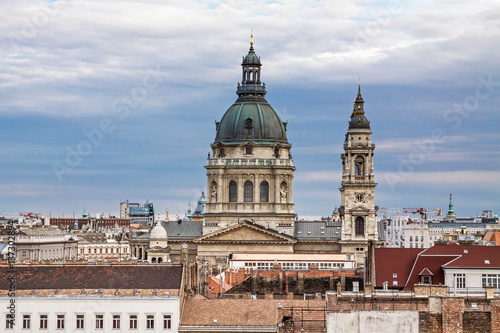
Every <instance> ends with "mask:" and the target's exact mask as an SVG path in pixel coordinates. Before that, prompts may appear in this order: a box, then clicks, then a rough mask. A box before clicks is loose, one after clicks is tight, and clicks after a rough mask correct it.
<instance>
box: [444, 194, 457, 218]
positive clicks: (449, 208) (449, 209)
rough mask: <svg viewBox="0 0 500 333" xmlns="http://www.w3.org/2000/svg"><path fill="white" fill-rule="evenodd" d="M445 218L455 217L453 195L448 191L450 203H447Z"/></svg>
mask: <svg viewBox="0 0 500 333" xmlns="http://www.w3.org/2000/svg"><path fill="white" fill-rule="evenodd" d="M446 218H447V219H454V218H456V215H455V211H454V210H453V196H452V194H451V193H450V203H449V205H448V213H447V214H446Z"/></svg>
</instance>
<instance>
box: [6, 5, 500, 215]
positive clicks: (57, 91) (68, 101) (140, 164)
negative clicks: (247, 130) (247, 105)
mask: <svg viewBox="0 0 500 333" xmlns="http://www.w3.org/2000/svg"><path fill="white" fill-rule="evenodd" d="M0 18H1V19H0V34H1V35H2V38H1V39H0V43H1V45H0V56H1V57H0V64H1V67H0V68H1V70H0V124H1V132H0V148H1V150H2V159H1V164H0V168H1V169H0V171H1V173H0V211H2V212H19V211H33V212H40V213H43V214H47V215H48V214H49V213H50V214H52V216H60V215H62V214H65V216H69V215H72V214H73V212H76V214H81V213H82V211H83V209H84V207H86V208H87V210H88V211H89V212H90V213H91V214H95V213H100V212H103V213H105V214H107V213H112V214H118V213H119V203H120V201H123V200H127V199H129V200H131V201H134V202H141V203H144V202H145V201H146V200H149V201H150V202H153V203H154V204H155V207H156V209H157V210H160V211H161V212H164V210H165V208H167V207H168V208H169V211H170V212H171V213H172V212H179V213H181V214H182V213H183V212H184V211H185V210H186V208H187V205H188V202H193V201H196V199H197V198H198V197H199V195H200V193H201V191H202V190H204V189H205V187H206V178H205V169H204V168H203V166H204V165H205V163H206V156H207V153H208V152H209V151H210V143H211V142H212V141H213V140H214V138H215V124H214V121H215V120H220V119H221V117H222V115H223V114H224V112H225V111H226V110H227V108H229V107H230V106H231V104H232V103H233V102H234V101H235V99H236V95H235V89H236V84H237V82H238V80H240V76H241V74H240V71H241V67H240V63H241V56H242V55H244V54H246V52H247V51H248V47H249V37H250V31H251V30H253V34H254V42H255V44H254V45H255V50H256V53H257V54H258V55H260V56H261V60H262V63H263V69H262V79H263V81H264V82H265V83H266V87H267V90H268V94H267V100H268V101H269V102H270V103H271V105H272V106H273V107H274V109H275V110H276V111H277V112H278V113H279V114H280V116H281V117H282V118H283V120H288V122H289V125H288V132H287V133H288V139H289V141H290V142H291V143H292V144H293V148H292V154H293V157H294V163H295V165H296V167H297V171H296V173H295V181H294V187H295V188H294V202H295V205H296V212H297V213H298V214H299V215H300V216H321V215H328V214H330V213H331V211H332V210H333V208H334V207H335V206H336V205H337V206H338V205H339V204H340V192H339V190H338V188H339V187H340V175H341V160H340V154H341V151H342V143H343V139H344V134H345V131H346V130H347V121H348V119H349V116H350V114H351V111H352V102H353V99H354V98H355V96H356V92H357V91H356V90H357V84H358V79H359V78H360V79H361V84H362V93H363V97H364V99H365V110H366V115H367V117H368V118H369V119H370V120H371V128H372V131H373V136H372V141H373V142H374V143H375V144H376V150H375V175H376V180H377V182H378V186H377V188H376V204H377V205H378V206H380V207H387V208H403V207H425V208H430V209H433V208H442V209H447V204H448V196H449V193H451V192H452V193H453V196H454V203H455V211H456V213H457V215H459V216H471V215H476V214H477V213H478V212H480V211H481V210H484V209H490V210H494V211H496V212H500V200H499V199H500V190H499V187H500V145H499V142H500V131H499V128H500V126H499V125H500V113H499V108H498V105H499V103H500V60H499V59H500V57H499V54H500V47H499V40H500V5H499V2H498V1H496V0H478V1H474V2H471V1H461V0H443V1H425V0H423V1H403V0H401V1H397V0H396V1H387V2H386V1H347V2H338V1H295V0H287V1H202V0H200V1H186V0H182V1H180V0H179V1H174V0H172V1H153V0H141V1H134V0H120V1H116V0H108V1H97V0H86V1H83V0H69V1H35V0H31V1H28V0H17V1H3V2H1V3H0Z"/></svg>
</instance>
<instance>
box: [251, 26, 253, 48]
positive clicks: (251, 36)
mask: <svg viewBox="0 0 500 333" xmlns="http://www.w3.org/2000/svg"><path fill="white" fill-rule="evenodd" d="M250 45H253V31H252V30H250Z"/></svg>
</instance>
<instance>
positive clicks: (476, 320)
mask: <svg viewBox="0 0 500 333" xmlns="http://www.w3.org/2000/svg"><path fill="white" fill-rule="evenodd" d="M462 325H463V329H464V333H489V332H491V313H490V312H487V311H465V312H464V314H463V324H462Z"/></svg>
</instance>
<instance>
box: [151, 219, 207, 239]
mask: <svg viewBox="0 0 500 333" xmlns="http://www.w3.org/2000/svg"><path fill="white" fill-rule="evenodd" d="M161 225H162V226H163V228H165V230H166V231H167V235H168V239H194V238H197V237H200V236H201V235H203V230H202V227H203V222H199V221H182V222H178V221H169V222H164V221H163V222H161Z"/></svg>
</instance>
